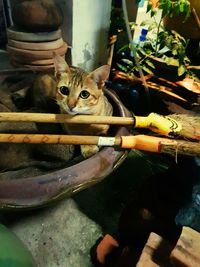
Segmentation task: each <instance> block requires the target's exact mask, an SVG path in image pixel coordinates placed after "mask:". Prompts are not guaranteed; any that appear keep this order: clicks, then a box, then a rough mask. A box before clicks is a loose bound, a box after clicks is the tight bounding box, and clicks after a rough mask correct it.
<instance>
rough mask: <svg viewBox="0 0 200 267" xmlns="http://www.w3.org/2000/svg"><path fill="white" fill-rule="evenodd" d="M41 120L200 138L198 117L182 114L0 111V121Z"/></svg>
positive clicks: (199, 118)
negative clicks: (146, 130) (95, 114)
mask: <svg viewBox="0 0 200 267" xmlns="http://www.w3.org/2000/svg"><path fill="white" fill-rule="evenodd" d="M1 121H4V122H5V121H10V122H16V121H18V122H41V123H70V124H109V125H112V124H115V125H132V126H133V127H135V128H148V129H150V130H151V131H153V132H156V133H159V134H162V135H164V136H177V135H178V136H183V137H184V138H190V139H194V140H198V141H199V140H200V117H199V116H187V115H185V114H183V115H175V116H174V115H169V116H161V115H159V114H156V113H150V114H149V115H148V116H146V117H143V116H133V117H115V116H91V115H76V116H70V115H67V114H47V113H23V112H22V113H14V112H11V113H9V112H0V122H1Z"/></svg>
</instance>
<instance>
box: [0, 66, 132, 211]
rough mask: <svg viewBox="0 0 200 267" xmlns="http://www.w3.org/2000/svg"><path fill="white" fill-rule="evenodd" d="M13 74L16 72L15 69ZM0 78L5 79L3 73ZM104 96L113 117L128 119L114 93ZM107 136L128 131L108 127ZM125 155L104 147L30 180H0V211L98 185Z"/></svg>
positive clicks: (38, 204) (33, 205) (50, 200)
mask: <svg viewBox="0 0 200 267" xmlns="http://www.w3.org/2000/svg"><path fill="white" fill-rule="evenodd" d="M13 72H15V73H18V72H19V70H14V71H13ZM21 73H23V72H21ZM11 74H12V72H11ZM2 77H3V79H5V73H4V76H3V75H2ZM0 80H1V75H0ZM106 94H107V97H108V98H109V100H110V102H111V103H112V105H113V108H114V114H116V115H117V116H122V117H127V116H128V117H130V116H131V114H130V112H128V111H127V109H126V108H125V107H124V105H123V104H122V103H121V101H120V100H119V98H118V97H117V95H116V94H115V93H114V92H112V91H111V90H106ZM111 135H112V136H122V135H129V130H128V128H126V127H123V126H114V127H111ZM127 155H128V152H127V151H126V150H121V149H117V148H115V147H105V148H102V149H101V150H100V151H99V152H98V153H97V154H95V155H94V156H92V157H90V158H88V159H85V160H83V161H81V162H79V163H77V164H74V165H72V166H70V167H66V168H63V169H60V170H56V171H52V172H50V173H47V174H44V175H38V176H34V177H27V178H21V179H15V178H14V179H8V180H0V209H10V210H21V209H33V208H39V207H41V206H45V205H49V204H51V203H53V202H54V201H56V200H59V199H62V198H64V197H69V196H71V195H73V194H75V193H76V192H78V191H80V190H82V189H85V188H87V187H89V186H92V185H93V184H95V183H97V182H100V181H101V180H102V179H104V178H105V177H106V176H107V175H109V174H110V173H112V172H113V170H115V169H116V168H117V167H118V166H119V165H120V164H121V163H122V162H123V161H124V159H125V158H126V156H127Z"/></svg>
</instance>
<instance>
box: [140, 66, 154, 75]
mask: <svg viewBox="0 0 200 267" xmlns="http://www.w3.org/2000/svg"><path fill="white" fill-rule="evenodd" d="M142 69H143V70H144V71H146V72H147V73H149V74H154V73H153V71H152V70H150V69H149V68H148V67H147V66H142Z"/></svg>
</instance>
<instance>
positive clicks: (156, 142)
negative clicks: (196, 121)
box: [0, 134, 200, 156]
mask: <svg viewBox="0 0 200 267" xmlns="http://www.w3.org/2000/svg"><path fill="white" fill-rule="evenodd" d="M2 142H3V143H32V144H72V145H98V146H117V147H121V148H125V149H137V150H143V151H149V152H155V153H164V154H170V155H173V156H174V155H177V154H181V155H189V156H200V144H199V143H196V142H189V141H182V140H174V139H169V138H162V137H155V136H148V135H135V136H121V137H120V136H117V137H104V136H81V135H53V134H52V135H51V134H0V143H2Z"/></svg>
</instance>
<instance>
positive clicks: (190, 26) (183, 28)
mask: <svg viewBox="0 0 200 267" xmlns="http://www.w3.org/2000/svg"><path fill="white" fill-rule="evenodd" d="M190 5H191V8H194V9H195V11H196V13H197V16H198V17H199V18H200V1H199V0H190ZM163 24H164V27H165V29H166V30H168V31H170V30H174V31H176V32H178V33H179V34H180V35H182V36H183V37H185V38H186V39H200V29H199V27H198V25H197V22H196V20H195V17H194V15H193V14H192V13H191V15H190V17H189V18H188V19H187V20H186V21H185V22H184V16H183V15H176V14H174V15H173V17H169V16H165V17H164V19H163Z"/></svg>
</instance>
